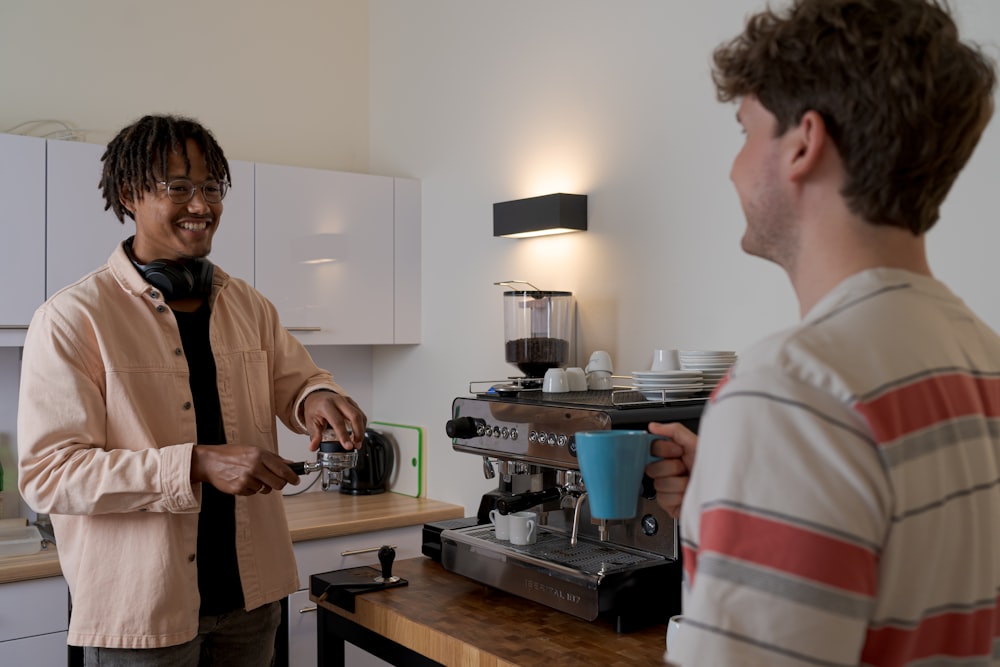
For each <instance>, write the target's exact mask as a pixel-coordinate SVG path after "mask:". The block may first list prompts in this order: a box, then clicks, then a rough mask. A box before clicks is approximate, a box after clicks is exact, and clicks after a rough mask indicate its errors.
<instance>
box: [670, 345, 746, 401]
mask: <svg viewBox="0 0 1000 667" xmlns="http://www.w3.org/2000/svg"><path fill="white" fill-rule="evenodd" d="M677 359H678V361H680V364H681V368H682V369H683V370H685V371H698V372H700V373H701V378H702V383H703V384H704V385H705V389H706V390H707V391H711V390H713V389H715V387H716V385H718V384H719V382H721V381H722V378H724V377H725V376H726V373H728V372H729V367H730V366H732V365H733V364H735V363H736V353H735V352H732V351H730V350H678V351H677Z"/></svg>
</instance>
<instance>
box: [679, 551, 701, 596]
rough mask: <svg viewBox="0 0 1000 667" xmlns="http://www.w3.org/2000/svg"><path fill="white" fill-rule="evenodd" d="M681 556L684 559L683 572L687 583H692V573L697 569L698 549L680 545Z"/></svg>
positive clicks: (690, 584)
mask: <svg viewBox="0 0 1000 667" xmlns="http://www.w3.org/2000/svg"><path fill="white" fill-rule="evenodd" d="M681 557H682V558H683V561H684V574H685V575H686V576H687V580H688V585H689V586H693V585H694V573H695V571H696V570H697V569H698V550H697V549H692V548H691V547H687V546H682V547H681Z"/></svg>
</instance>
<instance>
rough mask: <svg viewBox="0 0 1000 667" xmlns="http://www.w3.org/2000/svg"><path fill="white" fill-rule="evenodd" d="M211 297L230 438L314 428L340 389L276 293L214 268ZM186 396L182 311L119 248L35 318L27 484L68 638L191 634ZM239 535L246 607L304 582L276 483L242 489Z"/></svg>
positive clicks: (177, 638)
mask: <svg viewBox="0 0 1000 667" xmlns="http://www.w3.org/2000/svg"><path fill="white" fill-rule="evenodd" d="M211 308H212V312H211V320H210V336H211V344H212V352H213V355H214V357H215V363H216V368H217V381H218V389H219V401H220V404H221V407H222V422H223V424H224V426H225V432H226V440H227V442H230V443H240V444H250V445H256V446H258V447H262V448H264V449H267V450H270V451H277V431H276V425H277V424H276V418H280V419H281V421H282V422H283V423H284V424H285V425H286V426H288V427H289V428H290V429H292V430H293V431H296V432H300V433H304V432H305V426H304V424H303V423H302V402H303V400H304V399H305V397H306V395H307V394H309V393H310V392H312V391H315V390H318V389H330V390H333V391H337V392H340V393H343V392H342V391H341V389H340V387H339V386H337V385H336V384H335V383H334V382H333V379H332V378H331V376H330V374H329V373H327V372H326V371H323V370H320V369H319V368H317V367H316V365H315V364H314V363H313V361H312V359H311V358H310V356H309V354H308V352H307V351H306V350H305V348H304V347H303V346H302V345H301V344H300V343H299V342H298V341H297V340H296V339H295V338H294V337H293V336H292V335H291V334H289V333H288V332H287V331H286V330H285V329H284V328H283V327H282V326H281V324H280V322H279V321H278V315H277V312H276V310H275V308H274V306H273V304H271V303H270V302H269V301H268V300H267V299H266V298H264V296H263V295H261V294H260V293H259V292H257V291H256V290H255V289H253V288H252V287H251V286H250V285H248V284H247V283H246V282H244V281H242V280H239V279H237V278H232V277H230V276H229V275H227V274H226V273H225V272H224V271H223V270H221V269H219V268H216V270H215V275H214V279H213V289H212V296H211ZM192 400H193V399H192V396H191V390H190V388H189V384H188V366H187V359H186V358H185V356H184V351H183V345H182V344H181V338H180V334H179V332H178V328H177V322H176V320H175V318H174V315H173V311H171V309H170V308H169V307H167V306H166V305H165V304H164V301H163V297H162V295H161V294H160V293H159V291H158V290H156V289H155V288H154V287H152V286H151V285H149V284H148V283H147V282H146V281H145V280H144V279H143V278H142V276H141V275H140V274H139V272H138V271H137V270H136V269H135V267H134V266H133V265H132V264H131V262H130V261H129V260H128V258H127V256H126V255H125V253H124V251H123V250H122V248H121V247H120V246H119V247H118V248H117V249H116V250H115V251H114V253H113V254H112V255H111V257H110V258H109V260H108V263H107V264H106V265H104V266H102V267H101V268H100V269H98V270H97V271H95V272H93V273H91V274H90V275H88V276H86V277H84V278H83V279H81V280H79V281H78V282H76V283H75V284H73V285H70V286H68V287H66V288H64V289H63V290H61V291H59V292H58V293H56V294H54V295H53V296H52V298H50V299H49V300H48V301H47V302H46V303H45V304H44V305H42V306H41V307H40V308H39V309H38V311H37V312H36V313H35V315H34V318H33V319H32V322H31V326H30V328H29V329H28V333H27V338H26V341H25V346H24V356H23V362H22V369H21V386H20V397H19V404H18V433H17V440H18V452H19V476H18V477H19V478H18V486H19V488H20V491H21V494H22V495H23V497H24V499H25V501H26V502H27V503H28V505H29V506H30V507H31V508H32V509H34V510H35V511H37V512H43V513H48V514H51V517H52V524H53V527H54V529H55V533H56V541H57V543H58V550H59V562H60V566H61V567H62V572H63V574H64V576H65V577H66V581H67V582H68V584H69V588H70V593H71V597H72V605H73V607H72V615H71V620H70V627H69V638H68V642H69V643H70V644H71V645H78V646H105V647H113V648H151V647H161V646H171V645H175V644H180V643H183V642H186V641H188V640H190V639H192V638H193V637H194V636H195V634H196V632H197V628H198V608H199V596H198V578H197V571H196V568H197V553H196V545H197V531H198V511H199V506H200V499H201V488H200V484H192V483H191V481H190V463H191V451H192V448H193V446H194V444H195V443H196V428H195V414H194V407H193V404H192ZM236 531H237V558H238V560H239V567H240V575H241V579H242V581H243V593H244V597H245V600H246V607H247V609H252V608H255V607H258V606H260V605H262V604H265V603H268V602H271V601H274V600H278V599H280V598H282V597H284V596H285V595H287V594H289V593H291V592H293V591H295V590H297V588H298V577H297V574H296V568H295V562H294V556H293V553H292V545H291V540H290V538H289V533H288V526H287V523H286V520H285V513H284V508H283V506H282V499H281V496H280V494H277V493H271V494H261V495H255V496H247V497H244V496H238V497H237V498H236Z"/></svg>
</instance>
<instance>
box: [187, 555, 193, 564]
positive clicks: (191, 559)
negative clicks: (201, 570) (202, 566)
mask: <svg viewBox="0 0 1000 667" xmlns="http://www.w3.org/2000/svg"><path fill="white" fill-rule="evenodd" d="M188 562H189V563H193V562H194V554H191V555H190V556H188Z"/></svg>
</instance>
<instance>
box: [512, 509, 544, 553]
mask: <svg viewBox="0 0 1000 667" xmlns="http://www.w3.org/2000/svg"><path fill="white" fill-rule="evenodd" d="M507 516H508V517H510V543H511V544H521V545H524V544H534V543H535V540H536V538H537V535H536V530H535V529H536V528H537V527H538V523H537V522H538V518H537V517H538V515H536V514H535V513H534V512H514V513H513V514H508V515H507Z"/></svg>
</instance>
